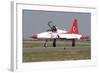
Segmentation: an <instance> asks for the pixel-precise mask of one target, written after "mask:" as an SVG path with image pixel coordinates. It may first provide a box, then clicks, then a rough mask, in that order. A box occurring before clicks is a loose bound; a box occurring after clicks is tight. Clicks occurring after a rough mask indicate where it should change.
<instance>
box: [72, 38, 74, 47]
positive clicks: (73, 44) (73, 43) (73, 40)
mask: <svg viewBox="0 0 100 73" xmlns="http://www.w3.org/2000/svg"><path fill="white" fill-rule="evenodd" d="M72 47H75V39H72Z"/></svg>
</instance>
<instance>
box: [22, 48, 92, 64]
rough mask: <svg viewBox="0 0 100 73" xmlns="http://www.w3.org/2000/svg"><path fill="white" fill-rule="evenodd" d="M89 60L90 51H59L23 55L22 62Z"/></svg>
mask: <svg viewBox="0 0 100 73" xmlns="http://www.w3.org/2000/svg"><path fill="white" fill-rule="evenodd" d="M85 59H91V51H90V50H89V49H88V50H85V51H60V52H31V53H28V52H27V53H25V52H24V53H23V62H41V61H64V60H85Z"/></svg>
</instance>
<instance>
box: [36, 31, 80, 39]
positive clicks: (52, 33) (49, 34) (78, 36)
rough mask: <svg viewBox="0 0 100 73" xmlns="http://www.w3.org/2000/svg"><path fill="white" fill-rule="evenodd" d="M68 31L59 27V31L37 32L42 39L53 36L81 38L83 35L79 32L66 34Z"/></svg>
mask: <svg viewBox="0 0 100 73" xmlns="http://www.w3.org/2000/svg"><path fill="white" fill-rule="evenodd" d="M66 32H67V31H64V30H60V29H58V30H57V32H52V31H48V32H43V33H40V34H37V37H38V38H40V39H52V38H58V36H59V38H64V39H80V38H81V36H82V35H79V34H64V33H66Z"/></svg>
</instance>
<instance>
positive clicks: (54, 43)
mask: <svg viewBox="0 0 100 73" xmlns="http://www.w3.org/2000/svg"><path fill="white" fill-rule="evenodd" d="M53 47H56V39H54V40H53Z"/></svg>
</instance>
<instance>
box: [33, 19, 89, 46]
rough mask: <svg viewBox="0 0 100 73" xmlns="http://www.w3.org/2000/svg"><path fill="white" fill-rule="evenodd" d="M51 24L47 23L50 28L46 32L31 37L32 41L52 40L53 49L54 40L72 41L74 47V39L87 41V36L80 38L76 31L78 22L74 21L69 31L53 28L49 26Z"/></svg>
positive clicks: (77, 30)
mask: <svg viewBox="0 0 100 73" xmlns="http://www.w3.org/2000/svg"><path fill="white" fill-rule="evenodd" d="M50 23H51V22H48V25H49V27H50V28H51V29H50V30H49V31H47V32H42V33H39V34H36V35H33V36H32V38H33V39H46V40H48V39H54V41H53V47H56V39H68V40H72V46H73V47H74V46H75V39H89V37H88V36H82V35H81V34H80V32H79V29H78V22H77V20H76V19H74V22H73V25H72V28H71V29H70V31H65V30H60V29H57V27H55V26H51V25H50Z"/></svg>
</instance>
